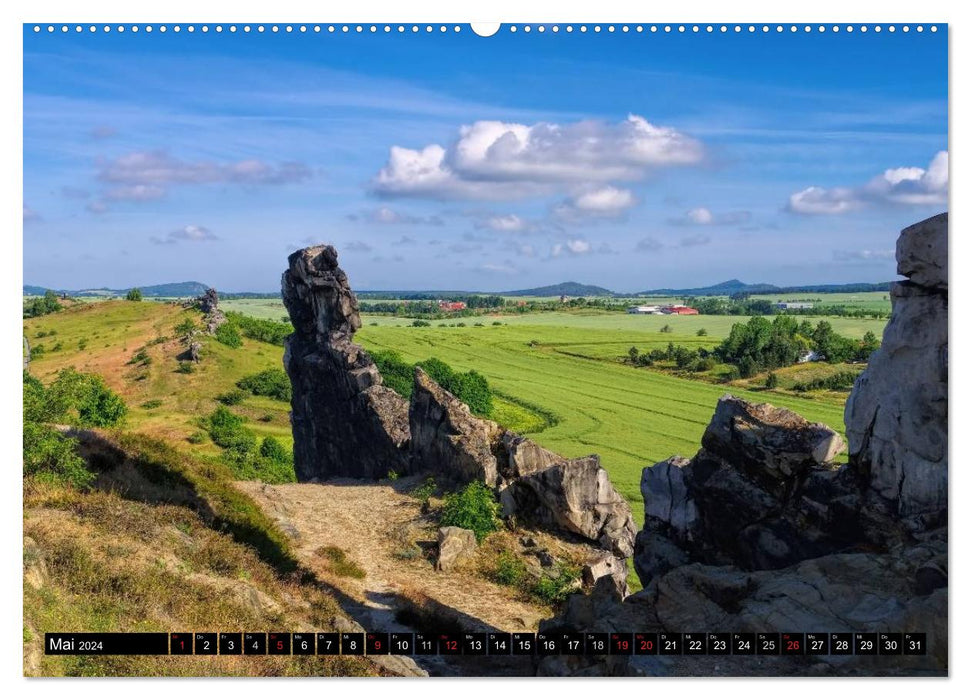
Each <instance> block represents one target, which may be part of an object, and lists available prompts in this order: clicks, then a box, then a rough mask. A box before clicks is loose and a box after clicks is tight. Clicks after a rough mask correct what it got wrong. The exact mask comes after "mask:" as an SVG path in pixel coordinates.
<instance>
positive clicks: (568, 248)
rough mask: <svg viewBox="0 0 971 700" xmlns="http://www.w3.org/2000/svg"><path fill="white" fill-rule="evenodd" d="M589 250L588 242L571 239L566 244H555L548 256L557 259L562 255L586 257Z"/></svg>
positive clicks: (580, 239)
mask: <svg viewBox="0 0 971 700" xmlns="http://www.w3.org/2000/svg"><path fill="white" fill-rule="evenodd" d="M591 250H592V247H591V245H590V243H589V241H585V240H584V239H582V238H571V239H570V240H568V241H567V242H566V243H556V244H555V245H554V246H553V248H552V249H551V250H550V256H551V257H554V258H558V257H560V256H562V255H586V254H588V253H590V252H591Z"/></svg>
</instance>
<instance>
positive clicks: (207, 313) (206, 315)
mask: <svg viewBox="0 0 971 700" xmlns="http://www.w3.org/2000/svg"><path fill="white" fill-rule="evenodd" d="M196 301H197V303H198V305H199V310H200V311H202V313H203V319H202V322H203V324H204V325H205V328H206V333H208V334H209V335H215V333H216V329H217V328H219V326H221V325H223V324H224V323H226V315H225V314H223V312H222V311H221V310H220V309H219V295H218V294H217V293H216V290H215V289H213V288H211V287H210V288H209V289H207V290H206V291H205V292H204V293H203V294H202V295H201V296H200V297H199V298H198V299H197V300H196Z"/></svg>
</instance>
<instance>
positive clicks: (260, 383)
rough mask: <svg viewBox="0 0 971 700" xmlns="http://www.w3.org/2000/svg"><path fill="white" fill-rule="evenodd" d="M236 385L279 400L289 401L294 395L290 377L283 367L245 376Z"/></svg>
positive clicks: (258, 394)
mask: <svg viewBox="0 0 971 700" xmlns="http://www.w3.org/2000/svg"><path fill="white" fill-rule="evenodd" d="M236 386H238V387H239V388H240V389H245V390H246V391H249V392H251V393H253V394H255V395H256V396H269V397H270V398H271V399H276V400H277V401H289V400H290V399H291V398H292V397H293V390H292V388H291V387H290V378H289V377H288V376H287V373H286V372H284V371H283V370H282V369H266V370H263V371H262V372H257V373H256V374H251V375H249V376H248V377H243V378H242V379H240V380H239V381H238V382H236Z"/></svg>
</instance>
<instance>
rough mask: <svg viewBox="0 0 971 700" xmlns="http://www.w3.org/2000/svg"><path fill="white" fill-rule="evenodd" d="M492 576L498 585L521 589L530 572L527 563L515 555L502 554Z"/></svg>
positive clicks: (497, 559)
mask: <svg viewBox="0 0 971 700" xmlns="http://www.w3.org/2000/svg"><path fill="white" fill-rule="evenodd" d="M491 576H492V580H493V581H495V582H496V583H501V584H502V585H504V586H513V587H515V588H520V587H522V586H523V584H525V582H526V579H527V577H528V576H529V572H528V571H527V570H526V563H525V562H524V561H523V560H522V559H520V558H519V557H517V556H516V555H515V554H512V553H511V552H500V553H499V556H498V557H496V563H495V565H494V567H493V569H492V574H491Z"/></svg>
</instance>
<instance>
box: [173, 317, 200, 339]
mask: <svg viewBox="0 0 971 700" xmlns="http://www.w3.org/2000/svg"><path fill="white" fill-rule="evenodd" d="M172 330H174V331H175V334H176V335H177V336H179V337H185V336H189V335H192V333H193V332H194V331H196V330H198V328H197V327H196V323H195V321H193V320H192V319H191V318H185V319H182V320H181V321H179V323H178V324H176V326H175V327H174V328H173V329H172Z"/></svg>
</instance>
